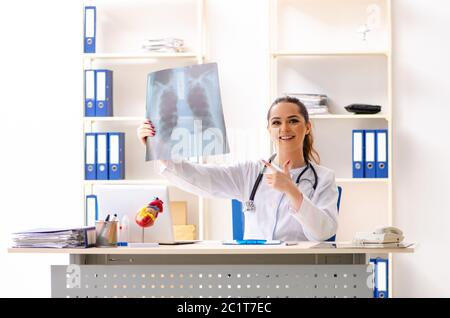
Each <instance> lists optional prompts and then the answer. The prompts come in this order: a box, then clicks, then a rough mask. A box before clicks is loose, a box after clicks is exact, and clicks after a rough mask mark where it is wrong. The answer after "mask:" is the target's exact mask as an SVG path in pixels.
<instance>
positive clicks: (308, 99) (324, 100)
mask: <svg viewBox="0 0 450 318" xmlns="http://www.w3.org/2000/svg"><path fill="white" fill-rule="evenodd" d="M286 95H288V96H291V97H295V98H297V99H298V100H300V101H301V102H302V103H303V105H305V107H306V109H307V110H308V114H309V115H324V114H328V113H329V112H328V97H327V95H323V94H298V93H292V94H286Z"/></svg>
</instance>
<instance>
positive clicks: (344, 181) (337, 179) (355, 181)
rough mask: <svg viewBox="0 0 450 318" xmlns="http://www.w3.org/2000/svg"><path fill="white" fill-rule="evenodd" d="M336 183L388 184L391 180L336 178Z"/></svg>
mask: <svg viewBox="0 0 450 318" xmlns="http://www.w3.org/2000/svg"><path fill="white" fill-rule="evenodd" d="M336 183H339V184H341V183H381V184H388V183H389V179H386V178H375V179H373V178H336Z"/></svg>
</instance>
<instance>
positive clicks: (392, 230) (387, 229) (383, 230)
mask: <svg viewBox="0 0 450 318" xmlns="http://www.w3.org/2000/svg"><path fill="white" fill-rule="evenodd" d="M374 233H376V234H394V235H399V236H402V235H403V232H402V231H401V230H400V229H399V228H397V227H395V226H384V227H380V228H378V229H376V230H375V231H374Z"/></svg>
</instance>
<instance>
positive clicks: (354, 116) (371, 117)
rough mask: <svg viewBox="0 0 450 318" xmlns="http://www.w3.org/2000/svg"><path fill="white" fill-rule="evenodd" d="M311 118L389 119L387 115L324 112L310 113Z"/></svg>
mask: <svg viewBox="0 0 450 318" xmlns="http://www.w3.org/2000/svg"><path fill="white" fill-rule="evenodd" d="M309 118H311V119H384V120H386V121H389V116H388V115H380V114H375V115H355V114H354V115H352V114H349V115H337V114H326V115H310V116H309Z"/></svg>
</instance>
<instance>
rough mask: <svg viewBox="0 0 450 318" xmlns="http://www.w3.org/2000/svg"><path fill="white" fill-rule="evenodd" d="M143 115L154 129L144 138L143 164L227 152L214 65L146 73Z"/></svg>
mask: <svg viewBox="0 0 450 318" xmlns="http://www.w3.org/2000/svg"><path fill="white" fill-rule="evenodd" d="M146 115H147V118H149V119H150V120H151V121H152V123H153V125H154V126H155V130H156V134H155V136H154V137H152V138H147V152H146V160H147V161H150V160H177V159H183V158H184V159H186V158H191V157H197V156H212V155H219V154H225V153H228V152H229V147H228V141H227V136H226V130H225V121H224V116H223V111H222V102H221V98H220V86H219V77H218V72H217V63H209V64H200V65H191V66H187V67H180V68H174V69H167V70H161V71H157V72H153V73H150V74H149V75H148V79H147V111H146Z"/></svg>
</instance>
